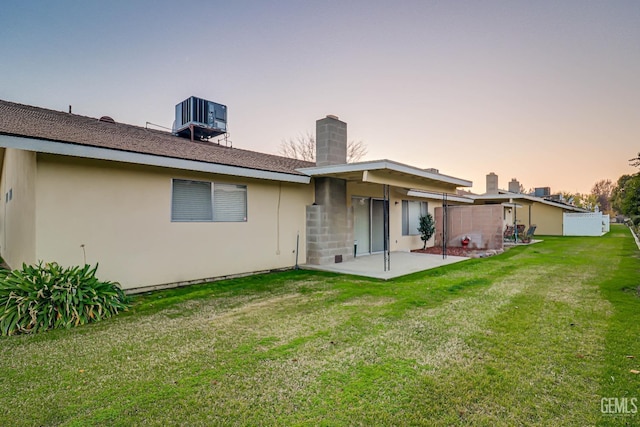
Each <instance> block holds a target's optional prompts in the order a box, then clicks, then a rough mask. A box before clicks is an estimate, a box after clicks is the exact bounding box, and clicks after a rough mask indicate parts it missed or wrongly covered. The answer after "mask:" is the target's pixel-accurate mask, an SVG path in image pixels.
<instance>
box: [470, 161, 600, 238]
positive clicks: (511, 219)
mask: <svg viewBox="0 0 640 427" xmlns="http://www.w3.org/2000/svg"><path fill="white" fill-rule="evenodd" d="M467 197H470V198H472V199H473V200H474V204H476V205H489V204H491V205H495V204H501V205H502V206H503V222H504V226H505V227H506V226H507V225H514V224H523V225H525V227H527V228H528V227H530V226H531V225H536V234H541V235H548V236H562V235H564V232H563V230H564V226H563V224H564V220H563V216H564V214H565V213H585V212H589V211H588V210H587V209H583V208H580V207H578V206H574V205H570V204H568V203H563V202H561V201H554V200H548V199H545V198H543V197H536V196H531V195H528V194H522V193H517V192H514V191H506V190H501V189H498V187H497V175H495V174H494V173H490V174H488V175H487V192H486V193H485V194H481V195H469V196H467Z"/></svg>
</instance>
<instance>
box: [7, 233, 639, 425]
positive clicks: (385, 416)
mask: <svg viewBox="0 0 640 427" xmlns="http://www.w3.org/2000/svg"><path fill="white" fill-rule="evenodd" d="M134 301H135V303H134V304H135V305H134V309H133V310H132V311H130V312H129V313H126V314H124V315H122V316H119V317H118V318H116V319H112V320H109V321H105V322H101V323H98V324H95V325H89V326H84V327H80V328H77V329H73V330H63V331H53V332H48V333H44V334H39V335H36V336H18V337H3V338H0V353H1V358H0V373H1V375H0V424H1V425H3V426H7V425H33V426H41V425H65V426H71V425H73V426H86V425H108V426H111V425H122V426H130V425H158V426H165V425H206V426H208V425H225V426H226V425H252V426H253V425H310V426H315V425H364V426H371V425H429V426H449V425H477V426H515V425H542V426H588V425H640V414H626V415H623V414H617V415H615V414H603V413H602V411H601V410H602V408H603V406H602V398H612V399H613V398H617V399H618V400H617V402H619V403H624V402H626V403H627V404H628V406H627V410H628V411H632V410H633V408H634V406H633V405H632V403H631V402H634V403H635V405H637V407H638V409H640V401H637V402H636V401H635V400H631V399H639V400H640V375H636V374H633V373H631V372H630V370H633V369H637V370H640V251H638V249H637V247H636V246H635V243H634V241H633V239H632V238H631V235H630V233H629V231H628V230H627V229H626V228H624V227H620V226H619V227H615V226H614V227H613V228H612V231H611V233H609V234H608V235H607V236H605V237H601V238H586V237H585V238H577V237H573V238H572V237H565V238H553V237H547V238H544V242H543V243H539V244H536V245H531V246H527V247H519V248H516V249H512V250H509V251H508V252H506V253H505V254H503V255H500V256H496V257H491V258H487V259H476V260H469V261H465V262H463V263H459V264H453V265H449V266H446V267H443V268H439V269H435V270H431V271H427V272H424V273H418V274H413V275H411V276H406V277H404V278H399V279H396V280H392V281H387V282H383V281H377V280H368V279H362V278H355V277H350V276H341V275H334V274H323V273H318V272H309V271H290V272H284V273H277V274H269V275H263V276H253V277H248V278H242V279H236V280H228V281H224V282H216V283H212V284H208V285H202V286H192V287H189V288H184V289H178V290H171V291H165V292H156V293H152V294H148V295H144V296H139V297H136V298H135V300H134ZM627 356H634V358H629V357H627ZM624 399H627V400H624ZM606 402H615V400H607V401H605V403H606ZM605 409H611V407H605ZM618 409H621V408H620V407H619V408H618Z"/></svg>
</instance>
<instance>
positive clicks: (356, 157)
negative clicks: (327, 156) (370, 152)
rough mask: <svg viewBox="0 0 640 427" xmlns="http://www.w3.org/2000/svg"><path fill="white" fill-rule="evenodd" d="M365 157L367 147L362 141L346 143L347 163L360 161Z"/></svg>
mask: <svg viewBox="0 0 640 427" xmlns="http://www.w3.org/2000/svg"><path fill="white" fill-rule="evenodd" d="M366 155H367V145H366V144H365V143H364V142H362V141H353V140H352V141H349V142H348V143H347V163H353V162H357V161H360V160H361V159H362V158H363V157H364V156H366Z"/></svg>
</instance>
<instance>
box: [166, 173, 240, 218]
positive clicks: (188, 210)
mask: <svg viewBox="0 0 640 427" xmlns="http://www.w3.org/2000/svg"><path fill="white" fill-rule="evenodd" d="M246 220H247V186H246V185H235V184H218V183H212V182H206V181H189V180H183V179H174V180H173V194H172V198H171V221H176V222H189V221H193V222H204V221H219V222H243V221H246Z"/></svg>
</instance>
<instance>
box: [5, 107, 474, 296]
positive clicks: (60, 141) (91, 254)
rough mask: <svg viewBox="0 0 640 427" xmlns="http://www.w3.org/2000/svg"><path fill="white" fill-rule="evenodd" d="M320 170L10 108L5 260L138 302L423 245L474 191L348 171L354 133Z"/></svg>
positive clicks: (321, 150)
mask: <svg viewBox="0 0 640 427" xmlns="http://www.w3.org/2000/svg"><path fill="white" fill-rule="evenodd" d="M316 133H317V135H316V140H317V150H318V152H317V159H318V161H317V164H313V163H309V162H304V161H300V160H294V159H288V158H283V157H279V156H274V155H269V154H263V153H257V152H254V151H247V150H241V149H237V148H229V147H226V146H224V145H218V144H216V143H211V142H203V141H191V140H189V139H186V138H180V137H177V136H174V135H173V134H171V133H168V132H160V131H156V130H151V129H145V128H140V127H137V126H131V125H126V124H122V123H113V122H112V121H111V120H108V119H107V120H102V119H101V120H99V119H95V118H90V117H83V116H78V115H75V114H70V113H65V112H58V111H52V110H47V109H43V108H37V107H32V106H27V105H21V104H16V103H11V102H6V101H0V165H1V167H2V170H1V178H0V191H2V194H3V195H4V197H3V198H2V202H1V203H2V206H0V252H1V254H2V256H3V258H4V259H5V261H6V262H7V263H8V264H9V265H10V266H12V267H18V266H20V265H21V264H22V263H23V262H26V263H35V262H37V261H38V260H43V261H45V262H46V261H56V262H58V263H60V264H63V265H78V264H82V263H84V262H85V261H86V262H87V263H90V264H95V263H96V262H99V263H100V268H99V271H98V274H99V276H100V277H101V278H103V279H105V280H116V281H119V282H120V283H121V284H122V285H123V287H124V288H125V289H130V290H131V289H135V290H138V291H139V290H144V289H152V288H160V287H167V286H175V285H179V284H187V283H192V282H198V281H203V280H207V279H211V278H216V277H223V276H229V275H238V274H245V273H252V272H258V271H267V270H273V269H280V268H290V267H293V266H294V265H295V263H296V262H298V263H300V264H304V263H310V264H328V263H334V262H340V261H347V260H349V259H351V258H352V257H353V255H354V243H355V240H357V255H361V254H365V253H375V252H380V251H383V250H384V249H385V241H386V248H387V250H391V251H408V250H410V249H414V248H418V247H421V246H422V242H421V241H420V236H419V234H418V231H417V224H418V218H419V216H420V214H423V213H425V212H431V213H433V211H434V209H435V208H436V207H438V206H441V205H442V199H443V197H445V196H444V194H446V195H447V197H449V198H450V201H452V202H456V201H457V202H458V203H463V202H466V203H468V202H470V200H468V199H465V198H461V197H457V198H458V199H459V200H454V199H456V196H455V193H456V189H457V187H470V186H471V182H470V181H466V180H463V179H459V178H454V177H450V176H446V175H442V174H440V173H437V171H433V170H422V169H419V168H415V167H411V166H407V165H403V164H399V163H396V162H392V161H388V160H382V161H374V162H362V163H354V164H346V141H347V135H346V123H344V122H341V121H340V120H338V118H337V117H334V116H327V117H326V118H324V119H321V120H318V122H317V132H316Z"/></svg>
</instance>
